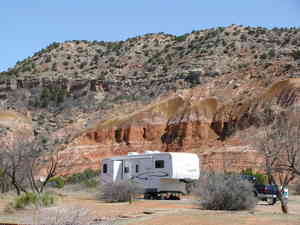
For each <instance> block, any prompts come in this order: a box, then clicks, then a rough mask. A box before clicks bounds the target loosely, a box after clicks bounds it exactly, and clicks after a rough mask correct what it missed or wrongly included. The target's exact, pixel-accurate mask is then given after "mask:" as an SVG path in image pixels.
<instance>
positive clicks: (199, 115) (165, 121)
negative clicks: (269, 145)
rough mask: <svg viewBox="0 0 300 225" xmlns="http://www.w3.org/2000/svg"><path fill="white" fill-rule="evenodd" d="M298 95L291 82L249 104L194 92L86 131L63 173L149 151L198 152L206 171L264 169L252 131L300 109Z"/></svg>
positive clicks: (67, 154)
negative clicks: (268, 118) (268, 116)
mask: <svg viewBox="0 0 300 225" xmlns="http://www.w3.org/2000/svg"><path fill="white" fill-rule="evenodd" d="M299 90H300V79H287V80H283V81H279V82H277V83H275V84H274V85H273V86H272V87H271V88H268V89H265V92H264V93H262V94H261V95H257V96H255V97H253V98H248V99H245V100H244V101H232V102H231V103H227V102H226V103H223V102H221V101H219V100H218V98H217V97H213V98H212V97H209V96H203V93H201V94H200V93H199V92H197V91H195V90H193V91H191V92H185V93H182V94H179V95H175V96H171V97H168V98H165V99H164V100H161V101H158V102H156V103H154V104H152V105H150V106H147V107H146V108H143V109H141V110H139V111H136V112H134V113H132V114H129V115H123V116H119V117H114V118H111V119H109V120H105V121H100V122H98V123H95V125H94V126H93V127H91V128H89V129H86V130H84V131H83V132H82V133H81V134H80V135H78V137H77V138H75V139H74V141H73V142H72V143H71V144H70V145H69V146H68V148H67V149H66V150H65V151H64V152H62V155H63V158H64V159H65V160H64V162H65V163H64V166H65V168H66V170H65V171H64V172H63V173H72V172H77V171H78V169H79V168H80V169H79V170H83V169H85V168H93V169H97V168H99V166H100V160H101V159H102V158H104V157H110V156H114V155H121V154H127V153H128V152H144V151H146V150H159V151H170V152H171V151H172V152H173V151H177V152H181V151H184V152H195V153H197V154H199V156H200V158H201V161H202V169H204V170H222V171H226V170H227V171H230V170H241V169H243V168H247V167H256V168H257V169H259V168H258V167H257V165H258V163H259V162H260V160H261V158H260V156H259V154H258V153H257V152H256V150H255V149H253V147H251V145H249V143H248V140H247V138H246V136H247V133H248V134H249V129H251V128H253V129H252V130H254V132H259V129H260V127H261V126H263V124H260V122H259V121H260V117H261V116H262V113H263V114H264V113H266V112H267V111H268V110H271V113H276V112H279V111H285V110H286V109H287V108H288V107H290V106H293V105H297V104H298V103H299V100H300V98H299V97H300V92H299ZM197 93H198V95H197ZM243 135H245V136H244V137H245V138H243ZM241 137H242V138H241ZM250 144H251V143H250ZM66 159H68V160H66Z"/></svg>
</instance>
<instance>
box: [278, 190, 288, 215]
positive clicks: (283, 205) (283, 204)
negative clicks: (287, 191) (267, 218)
mask: <svg viewBox="0 0 300 225" xmlns="http://www.w3.org/2000/svg"><path fill="white" fill-rule="evenodd" d="M277 196H278V198H279V201H280V203H281V211H282V212H283V213H285V214H288V213H289V210H288V200H287V198H285V197H284V196H283V195H282V193H281V191H279V190H278V193H277Z"/></svg>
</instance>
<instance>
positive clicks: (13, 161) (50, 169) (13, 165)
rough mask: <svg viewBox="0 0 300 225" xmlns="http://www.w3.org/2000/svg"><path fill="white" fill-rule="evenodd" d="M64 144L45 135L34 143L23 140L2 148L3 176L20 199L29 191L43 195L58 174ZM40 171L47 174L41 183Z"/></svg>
mask: <svg viewBox="0 0 300 225" xmlns="http://www.w3.org/2000/svg"><path fill="white" fill-rule="evenodd" d="M64 141H65V140H60V141H57V140H54V141H52V140H51V139H49V138H48V137H47V136H45V135H39V136H38V137H35V139H33V140H28V139H26V138H24V137H23V138H22V137H20V138H19V139H18V140H17V141H16V142H15V143H14V144H13V145H10V146H8V145H7V146H2V149H1V150H0V166H1V168H2V173H3V174H4V175H5V177H6V178H8V179H9V182H10V183H11V185H12V186H13V187H14V189H15V190H16V192H17V194H18V195H20V194H21V193H22V192H27V190H28V189H29V188H30V189H31V190H32V191H33V192H37V193H41V192H43V191H44V188H45V186H46V184H47V183H48V182H49V180H50V179H51V178H52V177H54V176H55V175H56V174H57V168H58V162H59V151H60V150H61V149H62V144H63V143H62V142H64ZM41 169H43V171H44V174H45V176H43V178H42V179H40V176H39V175H40V172H41V171H40V170H41Z"/></svg>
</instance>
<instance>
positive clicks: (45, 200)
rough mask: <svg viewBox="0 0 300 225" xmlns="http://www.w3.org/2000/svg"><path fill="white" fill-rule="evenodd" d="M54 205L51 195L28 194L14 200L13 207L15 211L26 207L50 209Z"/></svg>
mask: <svg viewBox="0 0 300 225" xmlns="http://www.w3.org/2000/svg"><path fill="white" fill-rule="evenodd" d="M53 204H54V197H53V196H52V195H50V194H49V193H42V194H36V193H32V192H27V193H24V194H22V195H21V196H18V197H16V198H15V199H14V201H13V203H12V206H13V208H15V209H23V208H25V207H32V206H34V207H48V206H51V205H53Z"/></svg>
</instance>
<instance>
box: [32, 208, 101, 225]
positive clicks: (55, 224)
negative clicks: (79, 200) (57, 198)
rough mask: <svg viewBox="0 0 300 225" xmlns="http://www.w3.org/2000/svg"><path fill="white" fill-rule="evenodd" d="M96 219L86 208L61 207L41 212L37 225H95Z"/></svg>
mask: <svg viewBox="0 0 300 225" xmlns="http://www.w3.org/2000/svg"><path fill="white" fill-rule="evenodd" d="M95 219H96V217H95V216H94V215H93V213H92V212H91V211H90V210H88V209H86V208H79V207H69V208H65V207H64V208H63V207H59V208H49V209H41V210H39V212H38V216H37V218H36V224H47V225H89V224H93V223H94V220H95ZM97 224H98V223H97ZM100 225H101V223H100Z"/></svg>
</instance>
